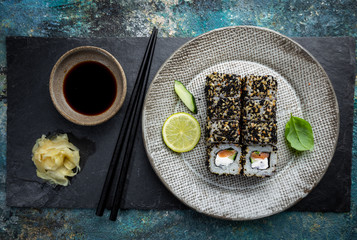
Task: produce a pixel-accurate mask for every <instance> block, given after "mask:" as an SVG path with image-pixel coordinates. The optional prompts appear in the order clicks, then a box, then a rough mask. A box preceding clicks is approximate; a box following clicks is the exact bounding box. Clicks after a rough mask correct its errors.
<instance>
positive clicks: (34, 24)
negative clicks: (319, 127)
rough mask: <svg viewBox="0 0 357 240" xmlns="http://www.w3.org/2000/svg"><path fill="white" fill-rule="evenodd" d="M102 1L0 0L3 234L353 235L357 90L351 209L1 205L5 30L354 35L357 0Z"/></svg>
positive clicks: (356, 233) (1, 148)
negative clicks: (238, 218) (115, 212)
mask: <svg viewBox="0 0 357 240" xmlns="http://www.w3.org/2000/svg"><path fill="white" fill-rule="evenodd" d="M103 2H104V1H100V0H97V1H75V0H72V1H70V0H68V1H64V0H55V1H36V0H23V1H21V0H16V1H0V239H15V238H19V239H48V238H50V239H113V238H123V239H125V238H137V239H141V238H142V239H161V238H177V239H183V238H189V239H217V238H224V239H230V238H247V239H269V238H270V239H357V98H355V111H354V117H355V118H354V119H355V120H354V121H355V122H354V129H353V136H354V139H355V141H354V144H353V166H352V205H351V212H349V213H341V214H336V213H295V212H283V213H280V214H278V215H275V216H272V217H268V218H265V219H261V220H256V221H249V222H230V221H222V220H217V219H213V218H210V217H207V216H204V215H202V214H199V213H196V212H194V211H191V210H185V211H137V210H129V211H122V212H120V213H119V216H120V217H119V219H118V221H117V222H110V221H108V216H107V215H106V216H105V217H102V218H99V217H96V216H95V215H94V210H89V209H86V210H61V209H41V210H37V209H16V208H8V207H6V204H5V177H6V109H7V104H6V52H5V37H6V36H9V35H17V36H46V37H47V36H49V37H72V36H76V37H103V36H110V37H114V36H117V37H123V36H148V35H149V32H150V31H151V29H152V27H153V26H160V36H162V37H193V36H197V35H199V34H201V33H204V32H206V31H209V30H212V29H215V28H219V27H224V26H231V25H256V26H262V27H268V28H271V29H273V30H276V31H279V32H281V33H283V34H285V35H288V36H300V37H304V36H354V37H357V16H356V14H357V4H356V2H355V0H340V1H334V0H331V1H319V0H312V1H303V2H304V3H301V2H302V1H296V0H280V1H264V0H256V1H221V2H216V1H213V0H209V1H188V0H187V1H182V0H180V1H179V0H161V1H145V0H134V1H125V0H122V1H110V3H103ZM356 90H357V88H356ZM355 95H356V94H355Z"/></svg>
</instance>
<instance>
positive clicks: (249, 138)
mask: <svg viewBox="0 0 357 240" xmlns="http://www.w3.org/2000/svg"><path fill="white" fill-rule="evenodd" d="M277 141H278V137H277V124H276V121H270V122H261V121H243V124H242V142H243V144H244V145H251V144H260V145H265V144H272V145H276V143H277Z"/></svg>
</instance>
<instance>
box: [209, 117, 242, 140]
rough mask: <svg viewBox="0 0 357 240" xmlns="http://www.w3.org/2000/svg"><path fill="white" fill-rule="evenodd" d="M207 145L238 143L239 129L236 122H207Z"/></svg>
mask: <svg viewBox="0 0 357 240" xmlns="http://www.w3.org/2000/svg"><path fill="white" fill-rule="evenodd" d="M206 134H207V135H206V141H207V143H209V144H210V143H236V144H238V143H239V136H240V128H239V121H238V120H215V121H208V122H207V126H206Z"/></svg>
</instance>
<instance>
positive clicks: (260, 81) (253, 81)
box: [243, 75, 278, 99]
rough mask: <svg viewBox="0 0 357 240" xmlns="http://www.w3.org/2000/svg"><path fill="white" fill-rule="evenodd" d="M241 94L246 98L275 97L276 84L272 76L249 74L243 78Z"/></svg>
mask: <svg viewBox="0 0 357 240" xmlns="http://www.w3.org/2000/svg"><path fill="white" fill-rule="evenodd" d="M243 81H244V88H243V94H244V97H245V98H247V99H264V98H267V99H276V91H277V88H278V84H277V82H276V80H275V79H274V77H273V76H269V75H266V76H256V75H249V76H246V77H245V78H244V80H243Z"/></svg>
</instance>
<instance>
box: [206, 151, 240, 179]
mask: <svg viewBox="0 0 357 240" xmlns="http://www.w3.org/2000/svg"><path fill="white" fill-rule="evenodd" d="M241 155H242V148H241V146H240V145H237V144H212V145H210V146H209V147H208V148H207V156H208V166H209V170H210V172H212V173H214V174H218V175H222V174H226V175H237V174H239V173H240V172H241V170H242V165H241V163H240V158H241Z"/></svg>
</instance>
